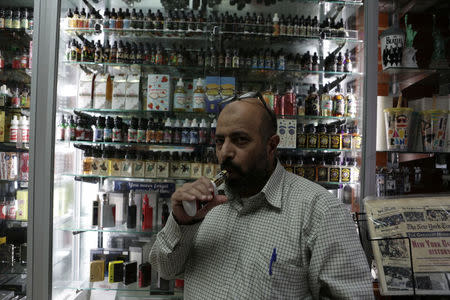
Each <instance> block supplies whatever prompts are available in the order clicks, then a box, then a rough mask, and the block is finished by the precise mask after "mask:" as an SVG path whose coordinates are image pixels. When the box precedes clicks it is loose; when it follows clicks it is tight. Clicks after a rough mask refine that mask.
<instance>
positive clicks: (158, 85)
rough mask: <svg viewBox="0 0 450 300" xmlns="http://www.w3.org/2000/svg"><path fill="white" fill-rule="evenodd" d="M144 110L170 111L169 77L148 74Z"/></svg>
mask: <svg viewBox="0 0 450 300" xmlns="http://www.w3.org/2000/svg"><path fill="white" fill-rule="evenodd" d="M145 109H146V110H155V111H169V110H170V76H169V75H164V74H149V75H148V84H147V105H146V108H145Z"/></svg>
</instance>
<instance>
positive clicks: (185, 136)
mask: <svg viewBox="0 0 450 300" xmlns="http://www.w3.org/2000/svg"><path fill="white" fill-rule="evenodd" d="M189 142H190V122H189V119H187V118H186V119H185V120H184V123H183V131H182V132H181V143H182V144H189Z"/></svg>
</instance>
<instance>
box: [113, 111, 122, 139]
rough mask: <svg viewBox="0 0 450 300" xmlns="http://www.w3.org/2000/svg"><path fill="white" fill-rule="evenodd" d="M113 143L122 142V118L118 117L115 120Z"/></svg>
mask: <svg viewBox="0 0 450 300" xmlns="http://www.w3.org/2000/svg"><path fill="white" fill-rule="evenodd" d="M112 141H113V142H122V118H121V117H116V118H115V119H114V128H113V129H112Z"/></svg>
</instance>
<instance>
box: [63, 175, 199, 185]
mask: <svg viewBox="0 0 450 300" xmlns="http://www.w3.org/2000/svg"><path fill="white" fill-rule="evenodd" d="M61 175H62V176H69V177H79V178H94V179H95V178H104V179H106V178H109V179H117V180H127V181H133V180H144V181H152V182H161V183H167V182H173V181H176V180H197V179H198V178H188V177H158V178H156V177H130V176H128V177H127V176H109V175H84V174H69V173H64V174H61Z"/></svg>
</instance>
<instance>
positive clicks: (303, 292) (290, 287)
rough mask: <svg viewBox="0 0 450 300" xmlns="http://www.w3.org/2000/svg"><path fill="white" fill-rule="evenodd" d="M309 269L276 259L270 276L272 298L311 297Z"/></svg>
mask: <svg viewBox="0 0 450 300" xmlns="http://www.w3.org/2000/svg"><path fill="white" fill-rule="evenodd" d="M310 297H311V294H310V292H309V287H308V270H307V268H305V267H298V266H295V265H291V264H286V263H281V262H277V261H275V262H274V263H273V264H272V276H270V298H271V299H305V298H310Z"/></svg>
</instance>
